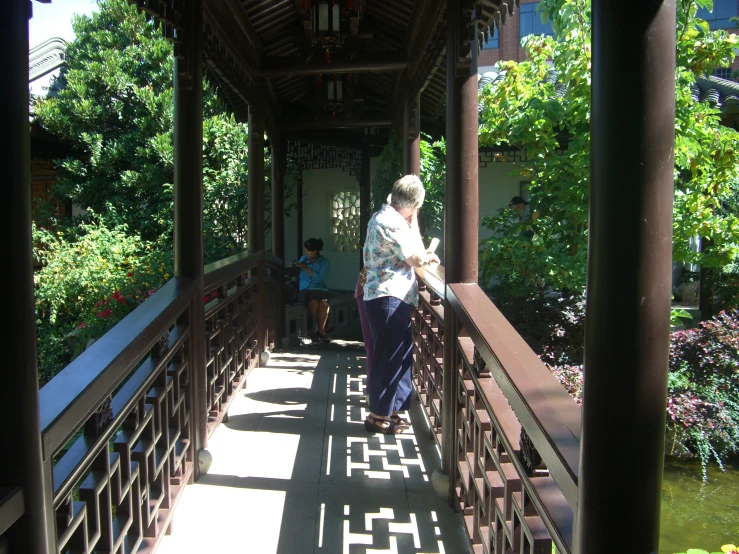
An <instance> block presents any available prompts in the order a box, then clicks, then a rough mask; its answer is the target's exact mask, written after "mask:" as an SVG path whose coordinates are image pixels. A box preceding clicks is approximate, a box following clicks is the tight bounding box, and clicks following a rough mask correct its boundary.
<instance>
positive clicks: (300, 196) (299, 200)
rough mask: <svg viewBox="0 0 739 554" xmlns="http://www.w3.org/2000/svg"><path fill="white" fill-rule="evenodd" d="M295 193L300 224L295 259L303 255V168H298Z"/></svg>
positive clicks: (298, 223) (298, 222) (298, 224)
mask: <svg viewBox="0 0 739 554" xmlns="http://www.w3.org/2000/svg"><path fill="white" fill-rule="evenodd" d="M295 189H296V190H295V194H297V198H296V202H297V206H296V209H295V211H296V212H297V214H296V215H297V218H298V221H297V226H298V245H297V249H298V251H297V252H296V255H295V259H300V256H302V255H303V170H302V168H298V186H297V187H295Z"/></svg>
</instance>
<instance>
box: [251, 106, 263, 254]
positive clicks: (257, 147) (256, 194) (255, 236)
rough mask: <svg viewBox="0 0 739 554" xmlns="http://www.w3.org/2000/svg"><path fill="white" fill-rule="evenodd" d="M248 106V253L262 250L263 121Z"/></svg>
mask: <svg viewBox="0 0 739 554" xmlns="http://www.w3.org/2000/svg"><path fill="white" fill-rule="evenodd" d="M259 110H260V108H259V107H258V106H249V158H248V164H249V229H248V242H249V252H256V251H258V250H264V121H263V119H262V113H261V112H260V111H259Z"/></svg>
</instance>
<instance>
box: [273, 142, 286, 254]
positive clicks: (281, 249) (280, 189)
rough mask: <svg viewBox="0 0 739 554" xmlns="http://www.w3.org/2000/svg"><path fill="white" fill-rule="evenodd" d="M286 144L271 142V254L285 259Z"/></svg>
mask: <svg viewBox="0 0 739 554" xmlns="http://www.w3.org/2000/svg"><path fill="white" fill-rule="evenodd" d="M286 170H287V144H286V142H285V141H284V140H275V141H274V142H273V143H272V254H273V255H274V256H277V257H278V258H280V259H281V260H283V261H284V260H285V172H286Z"/></svg>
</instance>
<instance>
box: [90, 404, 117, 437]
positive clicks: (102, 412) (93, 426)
mask: <svg viewBox="0 0 739 554" xmlns="http://www.w3.org/2000/svg"><path fill="white" fill-rule="evenodd" d="M110 400H111V399H110V397H108V399H107V400H106V401H105V402H103V403H102V404H101V405H100V407H99V408H98V409H97V410H95V412H94V413H93V414H92V415H91V416H90V418H89V419H88V420H87V421H86V422H85V430H84V433H85V435H90V436H95V437H99V436H100V435H102V434H103V432H104V431H105V429H107V428H108V426H109V425H110V423H111V422H112V421H113V408H112V407H111V406H110Z"/></svg>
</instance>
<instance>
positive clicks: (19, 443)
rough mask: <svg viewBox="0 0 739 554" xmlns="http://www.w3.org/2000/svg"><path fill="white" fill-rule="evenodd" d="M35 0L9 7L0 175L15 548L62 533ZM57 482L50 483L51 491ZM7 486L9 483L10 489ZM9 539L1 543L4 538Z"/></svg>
mask: <svg viewBox="0 0 739 554" xmlns="http://www.w3.org/2000/svg"><path fill="white" fill-rule="evenodd" d="M30 6H31V4H30V2H28V1H27V0H11V2H10V3H8V4H7V5H6V6H5V8H4V9H3V12H4V13H3V17H2V19H0V36H2V37H3V44H4V45H5V49H4V50H5V55H4V58H5V67H4V72H5V86H3V87H2V92H0V99H1V100H0V114H1V117H0V121H2V133H0V137H1V138H0V141H2V143H1V145H2V146H1V147H0V156H2V163H0V175H2V182H3V183H4V184H5V191H6V192H5V194H6V196H5V198H6V201H7V202H8V205H7V211H6V214H5V217H4V218H3V221H5V225H4V228H5V237H6V239H5V240H4V241H3V252H4V254H3V259H4V260H6V263H8V264H9V265H8V267H9V268H11V271H7V272H6V277H7V279H8V281H9V283H8V284H9V288H8V290H9V291H10V294H7V295H6V302H7V304H8V305H7V307H6V309H7V312H6V313H7V314H9V316H10V317H11V318H12V325H11V326H10V331H8V332H5V333H3V334H2V336H3V349H2V351H3V354H4V358H5V360H4V364H5V367H4V368H3V371H2V372H1V373H0V421H2V423H1V425H2V426H3V450H4V452H5V454H4V455H3V456H2V466H1V469H0V489H2V488H3V487H9V488H14V487H20V488H21V490H22V493H23V502H24V504H25V513H24V515H23V516H21V519H20V520H19V521H18V522H17V523H16V524H15V525H13V526H11V527H10V529H9V530H8V531H7V533H6V535H5V537H6V538H7V540H8V543H9V544H8V546H9V550H10V551H11V552H48V544H49V541H52V543H51V544H52V546H53V544H54V542H53V540H54V538H55V537H52V536H50V532H53V530H54V527H53V522H51V523H52V525H51V527H50V529H47V526H48V525H47V524H48V523H49V522H50V521H51V520H50V518H51V517H52V515H53V506H51V505H50V504H49V505H48V506H46V505H45V501H44V498H45V489H44V481H43V468H42V465H43V459H42V452H41V433H40V419H39V401H38V367H37V363H38V361H37V358H36V308H35V301H34V293H33V247H32V238H31V155H30V151H31V143H30V140H31V139H30V135H29V128H28V18H29V16H30V15H31V14H30ZM51 486H52V485H51V483H48V484H47V487H48V491H51ZM4 492H7V491H4ZM0 546H2V545H0Z"/></svg>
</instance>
